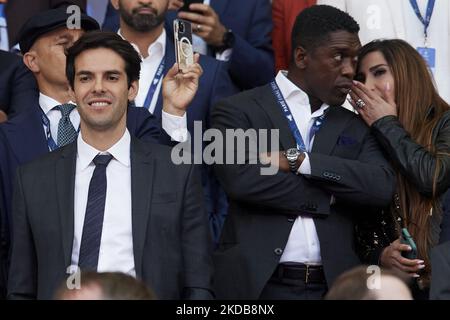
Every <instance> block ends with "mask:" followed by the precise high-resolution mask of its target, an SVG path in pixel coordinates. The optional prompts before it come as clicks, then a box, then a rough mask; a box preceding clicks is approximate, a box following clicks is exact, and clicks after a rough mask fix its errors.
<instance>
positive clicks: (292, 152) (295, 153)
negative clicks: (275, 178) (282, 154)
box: [286, 148, 300, 157]
mask: <svg viewBox="0 0 450 320" xmlns="http://www.w3.org/2000/svg"><path fill="white" fill-rule="evenodd" d="M299 153H300V152H299V151H298V150H297V149H296V148H290V149H287V150H286V157H296V156H298V154H299Z"/></svg>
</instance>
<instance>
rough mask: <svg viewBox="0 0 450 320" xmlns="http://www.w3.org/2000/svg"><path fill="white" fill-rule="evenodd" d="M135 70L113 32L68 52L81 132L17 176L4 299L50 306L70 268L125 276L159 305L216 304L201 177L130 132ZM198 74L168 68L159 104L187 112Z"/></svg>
mask: <svg viewBox="0 0 450 320" xmlns="http://www.w3.org/2000/svg"><path fill="white" fill-rule="evenodd" d="M196 60H197V61H198V56H197V59H196ZM139 71H140V58H139V56H138V54H137V52H136V51H135V50H134V49H133V47H132V46H131V45H130V44H129V43H128V42H127V41H125V40H123V39H122V38H121V37H119V36H118V35H117V34H114V33H101V32H92V33H88V34H85V35H84V36H83V37H81V38H80V40H78V41H77V42H76V43H75V44H74V46H73V47H71V48H70V49H69V51H68V58H67V68H66V72H67V77H68V79H69V82H70V85H71V87H72V89H73V92H74V97H75V100H76V101H77V108H78V111H79V114H80V119H81V126H80V129H81V131H80V135H79V136H78V138H77V141H76V142H74V143H72V144H69V145H67V146H66V147H64V148H61V149H59V150H57V151H55V152H52V153H50V154H48V155H47V156H45V157H43V158H41V159H39V160H37V161H35V162H32V163H30V164H28V165H25V166H23V167H21V168H19V170H18V175H17V177H18V178H17V188H16V193H15V202H14V209H13V226H14V230H13V231H14V233H13V234H14V241H13V248H12V258H11V268H10V276H9V283H8V295H9V297H10V298H31V299H35V298H38V299H50V298H52V297H53V294H54V291H55V289H56V288H57V287H58V286H59V285H60V284H61V283H62V282H63V280H64V279H65V278H66V277H67V276H68V275H67V273H69V272H72V271H73V270H72V269H73V267H74V266H78V267H79V268H80V269H81V271H99V272H107V271H119V272H123V273H127V274H129V275H132V276H134V277H137V278H139V279H141V280H142V281H144V282H145V283H146V284H147V285H148V286H149V287H150V288H152V289H153V290H154V292H155V294H156V296H157V297H158V298H159V299H196V298H200V299H208V298H211V297H212V295H211V292H210V290H211V274H212V272H211V271H212V268H211V261H210V252H209V247H210V246H209V243H210V241H211V240H210V239H209V238H208V237H209V229H208V219H207V216H206V211H205V209H204V207H203V205H202V204H203V201H202V187H201V182H200V176H199V172H198V171H197V170H196V169H195V168H194V167H193V166H190V165H180V166H176V165H174V164H173V163H172V161H171V158H170V149H169V148H168V147H164V146H161V145H158V144H153V143H148V144H147V143H143V142H140V141H139V140H137V139H136V138H134V137H133V136H131V135H130V133H129V132H128V129H127V128H126V118H127V105H128V101H131V100H133V99H134V98H135V97H136V94H137V92H138V79H139ZM201 74H202V69H201V67H200V65H199V64H198V63H195V64H194V65H193V66H191V67H190V68H189V70H188V72H187V73H185V74H183V75H181V74H178V69H177V67H176V66H173V67H172V68H171V69H170V70H169V71H168V74H167V77H166V78H165V80H164V83H163V97H164V101H165V103H168V104H172V107H175V108H176V107H180V105H184V104H189V102H190V100H192V99H193V97H194V95H195V92H196V90H197V87H198V80H199V77H200V75H201ZM172 82H177V84H178V90H179V92H178V94H172V91H171V90H169V89H168V88H170V87H171V85H172ZM169 96H170V97H169ZM43 208H45V210H43ZM82 276H83V274H82V273H81V277H82ZM69 289H70V288H69Z"/></svg>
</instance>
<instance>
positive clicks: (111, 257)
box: [72, 130, 136, 277]
mask: <svg viewBox="0 0 450 320" xmlns="http://www.w3.org/2000/svg"><path fill="white" fill-rule="evenodd" d="M130 141H131V139H130V134H129V132H128V130H126V131H125V133H124V135H123V136H122V138H121V139H120V140H119V141H118V142H117V143H116V144H115V145H114V146H112V147H111V148H110V149H109V150H108V151H107V152H104V153H102V152H100V151H98V150H96V149H95V148H93V147H92V146H90V145H88V144H87V143H86V142H85V141H84V140H83V137H82V133H80V134H79V135H78V140H77V146H78V150H77V163H76V173H75V196H74V199H75V203H74V213H75V217H74V239H73V246H72V265H78V258H79V254H80V245H81V238H82V234H83V223H84V216H85V214H86V206H87V200H88V192H89V184H90V181H91V178H92V174H93V173H94V169H95V165H94V163H93V162H92V160H93V159H94V158H95V156H97V155H98V154H99V153H102V154H111V155H112V156H113V159H112V160H111V162H110V163H109V164H108V166H107V168H106V179H107V189H106V200H105V213H104V218H103V229H102V237H101V242H100V251H99V258H98V267H97V270H98V271H99V272H106V271H111V272H115V271H117V272H123V273H126V274H129V275H131V276H134V277H135V276H136V271H135V265H134V253H133V236H132V234H133V230H132V216H131V161H130Z"/></svg>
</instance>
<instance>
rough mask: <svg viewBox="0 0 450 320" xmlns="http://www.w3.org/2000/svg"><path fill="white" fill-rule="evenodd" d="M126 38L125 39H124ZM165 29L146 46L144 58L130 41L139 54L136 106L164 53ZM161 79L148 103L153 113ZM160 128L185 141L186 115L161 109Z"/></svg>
mask: <svg viewBox="0 0 450 320" xmlns="http://www.w3.org/2000/svg"><path fill="white" fill-rule="evenodd" d="M117 33H118V34H119V35H120V36H121V37H122V38H123V39H125V38H124V37H123V36H122V34H121V32H120V29H119V31H118V32H117ZM125 40H126V39H125ZM166 41H167V40H166V30H164V29H163V32H162V33H161V35H160V36H159V37H158V38H157V39H156V41H155V42H153V43H152V44H151V45H150V46H149V47H148V56H147V57H146V58H144V57H143V56H142V54H141V53H140V52H139V47H138V46H137V45H136V44H134V43H132V42H130V43H131V45H132V46H133V48H134V49H135V50H136V51H137V52H138V53H139V55H140V56H141V59H142V62H141V73H140V78H139V91H138V94H137V96H136V99H135V103H136V106H137V107H142V106H143V105H144V102H145V98H146V97H147V93H148V90H149V89H150V85H151V83H152V82H153V79H154V77H155V74H156V71H157V69H158V67H159V65H160V64H161V61H162V59H163V58H164V55H165V54H166ZM168 67H172V66H168ZM161 86H162V79H161V81H159V83H158V86H157V87H156V90H155V93H154V94H153V97H152V101H151V103H150V107H149V109H148V110H149V111H150V112H151V113H154V111H155V108H156V103H157V102H158V96H159V92H160V91H161ZM161 118H162V128H163V129H164V130H165V131H166V132H167V134H168V135H169V136H170V137H171V138H172V139H173V140H175V141H185V140H186V139H187V116H186V113H185V114H184V115H183V116H182V117H178V116H175V115H172V114H169V113H167V112H165V111H164V110H163V111H162V116H161Z"/></svg>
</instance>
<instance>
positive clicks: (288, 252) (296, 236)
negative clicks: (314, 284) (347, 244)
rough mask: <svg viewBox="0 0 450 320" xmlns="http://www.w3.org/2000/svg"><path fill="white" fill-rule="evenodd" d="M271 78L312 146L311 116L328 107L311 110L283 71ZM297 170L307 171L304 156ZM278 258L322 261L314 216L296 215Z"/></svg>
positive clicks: (312, 261) (310, 262) (292, 260)
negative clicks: (281, 253)
mask: <svg viewBox="0 0 450 320" xmlns="http://www.w3.org/2000/svg"><path fill="white" fill-rule="evenodd" d="M275 81H276V83H277V85H278V87H279V88H280V91H281V94H282V95H283V97H284V99H285V101H286V103H287V105H288V106H289V109H290V111H291V114H292V117H293V118H294V121H295V124H296V125H297V127H298V130H299V131H300V134H301V135H302V138H303V141H304V143H305V146H306V149H307V150H308V151H309V150H311V148H312V144H313V142H314V137H312V138H311V143H310V142H309V141H310V137H309V130H310V128H311V126H312V125H313V122H314V118H315V117H320V116H321V115H323V113H324V111H325V110H326V109H328V108H329V106H328V105H326V104H323V105H322V106H321V107H320V108H319V109H318V110H316V111H315V112H313V113H311V105H310V103H309V98H308V95H307V94H306V93H305V92H304V91H303V90H301V89H300V88H299V87H297V86H296V85H295V84H294V83H292V82H291V81H290V80H289V79H288V78H287V77H286V72H285V71H280V72H278V75H277V77H276V78H275ZM299 173H301V174H310V173H311V165H310V162H309V157H308V156H307V157H306V158H305V159H304V160H303V163H302V165H301V166H300V168H299ZM281 262H300V263H305V264H322V257H321V255H320V243H319V237H318V236H317V231H316V226H315V225H314V220H313V219H312V218H311V217H308V216H306V215H304V216H298V217H297V219H295V222H294V225H293V227H292V229H291V233H290V234H289V239H288V242H287V244H286V247H285V249H284V252H283V255H282V256H281V259H280V263H281Z"/></svg>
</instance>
